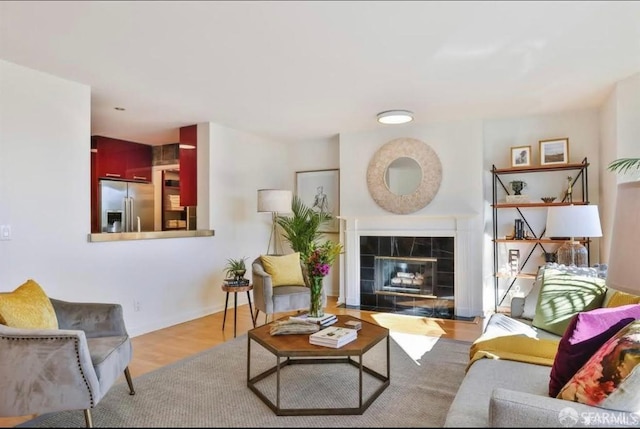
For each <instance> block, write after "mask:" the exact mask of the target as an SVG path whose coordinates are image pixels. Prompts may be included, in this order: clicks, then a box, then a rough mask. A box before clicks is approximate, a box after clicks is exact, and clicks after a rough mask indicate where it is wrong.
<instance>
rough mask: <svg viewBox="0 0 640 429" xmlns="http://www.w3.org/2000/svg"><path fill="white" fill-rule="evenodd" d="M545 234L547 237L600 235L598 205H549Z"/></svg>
mask: <svg viewBox="0 0 640 429" xmlns="http://www.w3.org/2000/svg"><path fill="white" fill-rule="evenodd" d="M545 235H546V236H547V237H602V228H601V227H600V215H599V214H598V206H596V205H571V206H557V207H549V209H548V211H547V226H546V229H545Z"/></svg>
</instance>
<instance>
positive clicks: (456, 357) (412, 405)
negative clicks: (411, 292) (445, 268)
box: [20, 332, 470, 427]
mask: <svg viewBox="0 0 640 429" xmlns="http://www.w3.org/2000/svg"><path fill="white" fill-rule="evenodd" d="M384 344H385V343H384V342H382V343H381V344H378V345H377V346H376V347H374V348H373V349H371V350H370V351H369V352H368V353H367V354H366V355H365V359H364V362H365V365H367V366H370V367H371V368H373V369H375V370H377V371H379V372H381V373H383V374H384V373H385V372H386V366H385V355H386V348H385V346H384ZM469 346H470V344H469V343H466V342H461V341H454V340H445V339H438V338H436V337H427V336H424V335H414V334H411V333H397V332H392V334H391V341H390V355H391V380H390V385H389V387H387V389H386V390H384V392H382V394H381V395H380V396H379V397H378V398H377V399H376V400H375V401H374V402H373V403H372V404H371V406H370V407H369V408H368V409H367V410H366V411H365V412H364V414H362V415H350V416H308V417H288V416H287V417H283V416H276V415H275V414H274V413H273V412H272V411H271V409H269V408H268V407H267V405H265V404H264V403H263V402H262V401H261V400H260V399H259V398H258V397H257V396H256V395H255V394H254V393H253V392H252V391H251V390H249V388H248V387H247V336H246V334H245V335H242V336H240V337H238V338H236V339H234V340H232V341H229V342H226V343H224V344H221V345H219V346H216V347H214V348H211V349H209V350H206V351H204V352H202V353H199V354H197V355H195V356H193V357H190V358H187V359H184V360H182V361H179V362H177V363H175V364H173V365H170V366H167V367H164V368H161V369H159V370H156V371H154V372H151V373H148V374H144V375H142V376H140V377H136V378H134V386H135V389H136V394H135V395H134V396H130V395H129V394H128V390H127V387H126V383H119V384H117V385H115V386H114V387H112V388H111V390H110V391H109V393H108V394H107V396H106V397H105V398H104V399H103V400H102V401H101V402H100V403H99V404H98V405H97V407H96V408H95V409H93V411H92V413H93V424H94V426H95V427H441V426H442V425H443V424H444V421H445V416H446V413H447V411H448V409H449V406H450V405H451V402H452V401H453V398H454V396H455V393H456V392H457V389H458V386H459V385H460V383H461V381H462V378H463V377H464V370H465V366H466V364H467V362H468V360H469V357H468V352H469ZM251 351H252V368H251V370H252V376H255V375H256V374H257V373H258V371H262V370H264V369H267V368H269V367H271V366H273V365H274V364H275V357H274V356H273V355H271V354H270V353H269V352H268V351H266V350H265V349H263V348H262V347H260V346H258V345H257V344H256V343H254V342H252V344H251ZM134 353H135V351H134ZM254 371H255V372H254ZM281 383H282V392H281V401H282V402H281V406H282V407H290V408H292V407H331V406H341V407H345V406H353V407H356V406H357V399H358V396H357V392H358V372H357V369H356V368H354V367H353V366H351V365H348V364H324V365H294V366H290V367H286V368H284V369H283V370H282V371H281ZM377 383H380V382H379V380H377V379H375V378H373V377H370V376H366V378H365V379H364V382H363V391H364V398H365V399H366V398H367V397H368V396H369V395H368V393H369V392H372V391H373V390H375V389H376V388H377V387H378V386H379V384H377ZM259 388H260V389H261V391H263V393H264V394H265V395H267V396H268V397H270V398H271V399H272V400H273V402H275V376H273V377H270V378H267V379H266V380H263V381H261V382H260V384H259ZM20 427H84V416H83V412H82V411H81V410H78V411H65V412H60V413H54V414H49V415H45V416H40V417H38V418H36V419H34V420H31V421H29V422H26V423H24V424H22V425H20Z"/></svg>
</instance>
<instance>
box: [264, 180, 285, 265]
mask: <svg viewBox="0 0 640 429" xmlns="http://www.w3.org/2000/svg"><path fill="white" fill-rule="evenodd" d="M292 198H293V197H292V194H291V191H287V190H283V189H258V213H260V212H270V213H271V221H272V225H271V235H269V244H268V245H267V254H270V253H269V251H270V249H271V241H272V240H273V253H272V254H273V255H277V254H278V253H277V252H278V244H279V240H278V234H277V233H276V225H277V224H278V222H277V218H278V213H291V200H292ZM280 254H282V245H280Z"/></svg>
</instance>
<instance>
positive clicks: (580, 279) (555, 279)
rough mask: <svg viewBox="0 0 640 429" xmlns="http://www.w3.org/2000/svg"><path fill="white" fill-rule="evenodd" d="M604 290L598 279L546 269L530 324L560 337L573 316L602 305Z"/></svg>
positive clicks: (603, 282)
mask: <svg viewBox="0 0 640 429" xmlns="http://www.w3.org/2000/svg"><path fill="white" fill-rule="evenodd" d="M606 290H607V288H606V286H605V281H604V279H601V278H599V277H592V276H585V275H578V274H573V273H571V272H567V271H563V270H559V269H549V268H547V269H545V271H544V274H543V278H542V287H541V289H540V295H539V296H538V303H537V305H536V315H535V317H534V318H533V322H532V323H531V324H532V325H533V326H535V327H536V328H540V329H544V330H545V331H548V332H552V333H554V334H556V335H559V336H562V335H564V332H565V331H566V329H567V326H568V325H569V322H570V321H571V318H572V317H573V316H575V315H576V314H577V313H579V312H581V311H588V310H592V309H594V308H598V307H600V306H601V305H602V301H603V300H604V296H605V293H606Z"/></svg>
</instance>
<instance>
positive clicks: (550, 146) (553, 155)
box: [540, 138, 569, 165]
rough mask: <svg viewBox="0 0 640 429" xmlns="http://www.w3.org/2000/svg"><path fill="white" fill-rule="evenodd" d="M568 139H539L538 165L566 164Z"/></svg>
mask: <svg viewBox="0 0 640 429" xmlns="http://www.w3.org/2000/svg"><path fill="white" fill-rule="evenodd" d="M568 163H569V139H568V138H561V139H551V140H540V165H553V164H568Z"/></svg>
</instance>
